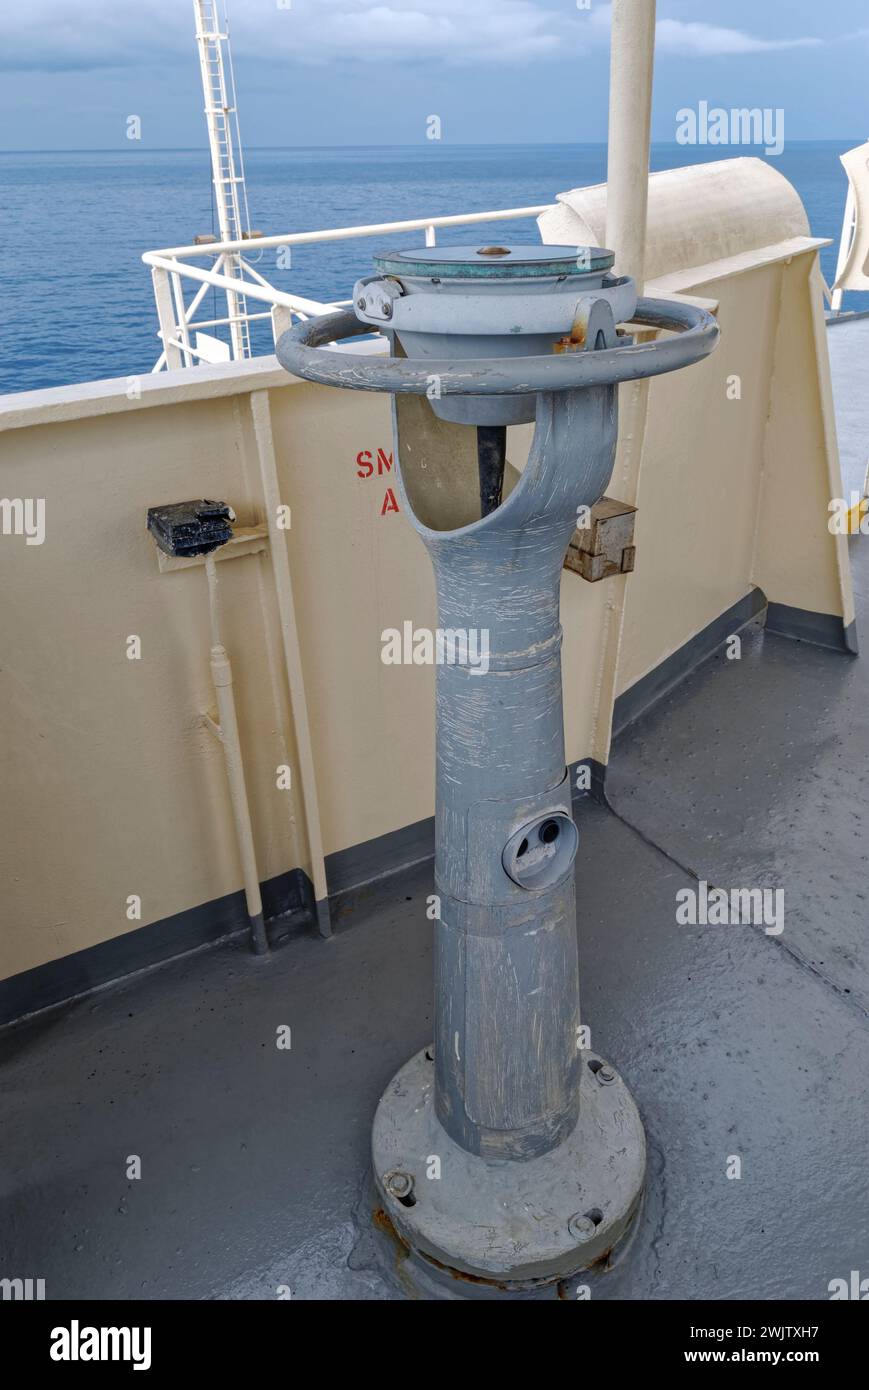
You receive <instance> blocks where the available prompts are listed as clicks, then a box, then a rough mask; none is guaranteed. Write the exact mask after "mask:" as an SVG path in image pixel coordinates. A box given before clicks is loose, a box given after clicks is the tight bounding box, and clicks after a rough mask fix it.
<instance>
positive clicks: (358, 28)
mask: <svg viewBox="0 0 869 1390" xmlns="http://www.w3.org/2000/svg"><path fill="white" fill-rule="evenodd" d="M222 12H223V0H220V13H221V14H222ZM610 18H611V11H610V6H609V5H608V4H604V3H601V2H600V0H595V3H594V4H593V6H592V9H591V10H590V11H583V10H577V9H576V8H575V7H574V6H573V5H572V4H570V3H569V0H563V3H561V4H559V5H557V6H555V5H553V4H552V3H550V4H544V3H541V0H290V3H289V4H286V5H284V4H279V3H278V0H229V20H230V27H231V31H232V46H233V52H234V53H235V54H236V55H237V56H239V57H241V56H251V57H253V58H256V59H258V60H259V61H260V62H262V63H266V62H279V63H281V64H284V65H286V66H291V65H292V66H295V65H298V64H310V63H315V64H327V63H335V64H338V63H340V64H343V65H346V64H347V63H352V64H353V65H354V68H355V69H356V71H357V73H361V74H362V75H363V76H364V75H366V74H367V73H369V72H370V75H371V80H372V83H374V84H377V85H378V86H379V87H381V88H387V87H388V83H389V76H390V74H389V65H390V64H391V63H396V62H402V63H420V64H422V63H430V64H440V65H447V66H459V65H462V66H464V65H472V66H477V67H479V66H481V65H485V64H489V65H493V64H501V65H514V66H522V65H525V66H527V65H529V64H531V63H532V62H534V61H535V60H538V59H542V60H545V59H549V58H554V57H558V56H561V57H574V56H576V55H577V54H579V53H581V52H583V51H585V50H586V49H588V48H589V47H592V46H595V47H597V46H603V45H604V44H605V43H606V42H607V41H608V37H609V28H610ZM193 32H194V29H193V7H192V4H190V0H138V3H133V0H123V3H119V0H75V4H74V6H73V7H71V6H70V3H69V0H28V3H27V4H26V5H22V4H10V3H8V0H7V3H5V4H0V68H5V69H6V70H15V69H18V70H21V69H25V70H26V69H30V70H34V71H37V70H42V71H54V70H64V69H69V70H75V69H85V70H86V69H97V68H108V67H117V68H134V67H139V66H146V65H148V64H149V63H153V62H155V61H156V62H162V63H178V62H184V63H193V62H194V47H193ZM820 42H821V40H820V39H812V38H794V39H763V38H756V37H755V36H754V35H752V34H747V33H744V32H743V31H742V30H739V29H727V28H722V27H719V26H717V25H713V24H706V23H699V22H698V23H689V22H685V21H682V20H677V19H662V20H660V21H659V23H658V46H659V50H660V52H661V53H676V54H685V55H691V56H710V55H721V54H748V53H763V52H770V51H773V50H776V49H786V48H805V47H809V46H815V45H817V44H819V43H820ZM195 73H196V69H195V67H194V68H193V69H192V74H195Z"/></svg>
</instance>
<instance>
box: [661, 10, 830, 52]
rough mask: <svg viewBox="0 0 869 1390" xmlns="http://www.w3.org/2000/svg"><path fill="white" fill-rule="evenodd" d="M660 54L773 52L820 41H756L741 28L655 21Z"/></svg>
mask: <svg viewBox="0 0 869 1390" xmlns="http://www.w3.org/2000/svg"><path fill="white" fill-rule="evenodd" d="M657 36H658V37H657V44H658V52H659V53H681V54H687V55H694V56H703V57H710V56H718V55H723V54H730V53H772V52H774V51H776V50H778V49H784V48H817V47H818V46H819V45H820V44H821V43H822V42H823V40H822V39H809V38H806V39H759V38H756V37H755V36H754V34H746V33H744V32H743V30H741V29H724V28H721V27H720V26H719V25H717V24H701V23H688V22H685V21H683V20H680V19H661V20H659V21H658V30H657Z"/></svg>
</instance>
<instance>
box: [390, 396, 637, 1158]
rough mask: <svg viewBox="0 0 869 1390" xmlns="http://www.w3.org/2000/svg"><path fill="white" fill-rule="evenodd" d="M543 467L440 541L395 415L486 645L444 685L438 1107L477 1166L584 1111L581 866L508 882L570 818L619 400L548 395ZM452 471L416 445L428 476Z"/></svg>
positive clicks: (541, 412)
mask: <svg viewBox="0 0 869 1390" xmlns="http://www.w3.org/2000/svg"><path fill="white" fill-rule="evenodd" d="M538 401H539V403H538V416H537V425H536V429H535V433H534V440H533V443H532V446H531V451H530V454H529V457H528V462H527V464H526V466H525V470H524V472H523V474H522V477H521V479H520V481H519V482H518V484H517V485H516V487H515V488H514V489H513V491H512V492H511V494H510V496H509V497H508V498H507V500H506V502H504V503H503V504H502V506H501V507H499V508H498V509H497V510H496V511H495V512H493V513H492V514H491V515H490V516H487V517H485V518H483V519H481V520H477V521H475V522H472V523H471V524H470V525H466V526H463V527H460V528H458V529H456V530H452V531H438V530H436V529H434V528H433V527H431V526H428V525H426V524H425V522H423V521H422V520H420V518H419V517H418V516H417V514H416V512H415V510H414V505H413V501H412V498H413V492H414V489H413V483H412V481H410V480H409V478H408V468H407V459H406V449H405V435H404V432H403V430H402V424H401V414H400V412H398V411H397V412H396V417H395V433H396V451H395V452H396V474H397V483H398V487H399V489H400V492H401V498H402V502H403V507H404V510H405V511H406V513H407V515H408V517H409V519H410V521H411V524H412V525H413V526H414V529H415V530H416V531H417V533H418V535H419V536H420V538H421V539H422V541H423V543H424V544H425V546H426V548H427V549H428V551H429V555H430V556H431V560H432V564H433V566H434V572H435V583H436V588H437V597H438V626H439V627H440V628H444V629H449V628H458V629H464V630H469V629H473V628H475V629H477V630H478V631H484V630H485V631H487V632H488V641H489V670H488V672H487V673H486V674H485V675H482V674H479V673H476V674H475V673H474V672H473V669H472V668H471V667H469V666H467V665H450V664H442V665H440V666H439V667H438V671H437V792H436V814H435V837H436V849H435V886H436V891H437V892H438V894H439V895H440V899H441V919H440V921H439V922H437V924H436V928H435V979H436V1017H435V1059H436V1060H435V1071H436V1081H435V1104H436V1110H437V1115H438V1118H439V1120H440V1122H441V1124H442V1125H443V1127H444V1129H445V1130H446V1131H447V1133H448V1134H449V1135H450V1136H451V1137H452V1138H453V1139H454V1140H455V1141H456V1143H458V1144H459V1145H461V1147H463V1148H464V1149H466V1150H467V1151H468V1152H470V1153H474V1154H480V1155H483V1156H486V1157H490V1158H514V1159H522V1160H527V1159H530V1158H534V1157H536V1156H538V1155H540V1154H542V1153H545V1152H547V1151H548V1150H549V1149H552V1148H554V1147H555V1146H556V1145H557V1144H559V1143H560V1142H561V1141H562V1140H563V1139H564V1138H566V1136H567V1135H568V1134H569V1133H570V1132H571V1130H572V1129H573V1128H574V1127H575V1125H576V1121H577V1116H578V1111H579V1083H578V1069H579V1054H578V1051H577V1043H576V1038H577V1029H578V1027H579V984H578V970H577V956H576V932H575V901H574V885H573V875H572V872H571V869H572V857H571V858H569V859H568V861H567V863H566V864H565V875H564V877H563V878H562V880H561V881H560V882H559V883H557V884H555V885H554V886H553V887H551V888H545V889H530V890H529V889H527V888H522V887H520V886H519V885H518V884H516V883H514V882H513V881H512V880H511V879H510V878H509V877H508V876H507V874H506V872H505V871H504V867H503V864H502V858H501V856H502V853H503V850H504V846H505V845H506V843H507V841H508V840H509V839H510V837H511V836H512V835H513V834H514V832H515V831H517V830H519V829H520V828H521V827H522V826H524V825H528V824H529V823H531V822H535V821H538V820H539V819H540V818H541V817H543V816H545V815H546V814H551V813H556V812H561V813H563V814H565V815H567V816H569V815H570V804H571V794H570V787H569V785H568V782H567V778H566V775H565V753H564V731H563V717H562V695H561V626H560V622H559V588H560V578H561V568H562V564H563V561H564V555H565V551H566V550H567V545H568V542H569V540H570V537H571V535H572V534H573V531H574V529H575V526H576V511H577V507H579V506H581V505H589V506H590V505H592V504H593V503H594V502H596V501H597V500H598V498H599V497H601V496H602V495H603V492H604V490H605V488H606V484H607V482H608V480H609V477H610V474H611V472H612V465H613V460H614V456H615V445H616V437H617V428H618V425H617V407H616V389H615V387H612V386H609V387H596V388H592V389H590V390H585V391H571V392H564V393H562V394H561V395H553V394H550V393H546V394H542V395H540V396H539V398H538ZM439 463H440V466H441V467H444V466H445V465H444V461H443V459H442V458H441V459H440V460H439V459H438V458H436V457H433V458H431V459H427V458H426V457H425V454H424V451H423V450H421V449H420V447H419V435H417V438H416V440H415V447H414V464H413V467H414V470H415V471H418V472H422V473H425V474H428V473H429V472H430V471H431V470H432V469H435V468H437V467H438V465H439Z"/></svg>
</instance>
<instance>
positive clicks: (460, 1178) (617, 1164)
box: [372, 1049, 646, 1292]
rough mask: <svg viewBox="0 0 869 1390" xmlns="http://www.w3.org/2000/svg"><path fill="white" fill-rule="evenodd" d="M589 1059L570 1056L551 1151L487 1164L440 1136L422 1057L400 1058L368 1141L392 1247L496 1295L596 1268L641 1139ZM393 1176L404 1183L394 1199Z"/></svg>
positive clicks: (623, 1219) (634, 1185) (622, 1224)
mask: <svg viewBox="0 0 869 1390" xmlns="http://www.w3.org/2000/svg"><path fill="white" fill-rule="evenodd" d="M428 1051H429V1054H430V1049H428ZM599 1061H600V1059H599V1058H597V1057H595V1056H594V1054H592V1053H588V1052H584V1053H582V1062H583V1066H582V1071H581V1077H580V1096H581V1099H580V1107H579V1121H578V1123H577V1125H576V1128H575V1129H574V1130H573V1132H572V1134H570V1135H569V1136H568V1138H567V1139H566V1140H565V1141H564V1142H563V1143H561V1144H559V1145H558V1146H557V1148H554V1149H550V1151H549V1152H548V1153H546V1154H543V1155H541V1157H539V1158H534V1159H530V1160H528V1161H527V1162H525V1163H513V1162H501V1163H492V1162H490V1161H487V1160H486V1159H483V1158H480V1157H478V1156H477V1155H476V1154H470V1153H468V1152H467V1151H466V1150H465V1149H463V1148H460V1147H459V1145H458V1144H456V1143H454V1141H453V1140H452V1139H450V1137H449V1136H448V1135H447V1133H446V1131H445V1130H444V1129H443V1128H442V1127H441V1125H440V1123H439V1121H438V1119H437V1117H436V1115H435V1113H434V1067H433V1065H432V1062H431V1060H430V1055H429V1056H428V1057H427V1056H426V1050H423V1051H422V1052H419V1053H417V1055H416V1056H415V1057H412V1058H411V1060H410V1061H409V1062H408V1063H406V1065H405V1066H403V1067H402V1068H401V1070H400V1071H399V1072H398V1074H397V1075H396V1076H395V1077H394V1078H393V1080H392V1082H391V1083H390V1085H389V1086H388V1087H387V1089H386V1091H385V1093H384V1095H383V1097H382V1099H381V1101H380V1105H379V1106H378V1109H377V1114H376V1116H375V1119H374V1132H373V1135H372V1156H373V1164H374V1177H375V1182H376V1185H377V1190H378V1194H379V1197H380V1200H381V1202H382V1204H383V1208H384V1210H385V1211H386V1213H387V1215H388V1217H389V1219H390V1221H391V1223H392V1225H393V1227H394V1228H395V1231H396V1234H397V1235H398V1237H399V1239H400V1240H401V1241H403V1242H404V1243H405V1244H406V1245H407V1246H408V1247H409V1248H410V1249H411V1250H413V1251H414V1252H416V1254H417V1255H418V1256H419V1257H420V1259H421V1260H422V1261H423V1262H424V1263H428V1264H429V1265H430V1266H431V1267H432V1269H433V1270H434V1271H439V1272H442V1273H446V1274H448V1275H451V1276H452V1277H453V1279H454V1280H456V1281H458V1282H459V1283H461V1282H462V1281H483V1282H484V1283H490V1284H491V1285H492V1288H493V1290H497V1291H501V1292H521V1291H523V1290H527V1289H529V1288H532V1287H534V1286H538V1287H539V1286H541V1285H545V1284H549V1283H556V1282H560V1281H562V1280H565V1279H569V1278H571V1276H572V1275H574V1274H577V1273H579V1272H580V1271H581V1270H583V1269H588V1268H589V1266H591V1265H593V1264H596V1263H597V1262H598V1261H599V1260H602V1259H603V1258H604V1257H605V1256H606V1255H607V1254H608V1253H609V1252H610V1251H611V1250H612V1249H613V1248H614V1246H616V1245H617V1244H618V1243H619V1242H620V1241H621V1240H622V1239H623V1238H624V1236H625V1235H626V1233H627V1231H628V1228H629V1227H630V1225H631V1222H632V1220H633V1218H634V1216H635V1214H636V1212H637V1211H638V1209H639V1204H640V1198H641V1196H642V1191H643V1183H644V1178H645V1169H646V1143H645V1136H644V1134H643V1125H642V1121H641V1119H640V1116H639V1112H638V1110H637V1107H636V1105H635V1104H634V1101H633V1099H632V1098H631V1095H630V1092H629V1091H628V1089H627V1087H626V1086H625V1084H624V1082H623V1081H622V1080H621V1078H619V1077H618V1076H616V1075H615V1074H614V1075H613V1081H612V1082H611V1083H609V1084H607V1085H605V1086H602V1085H601V1084H600V1082H599V1081H598V1079H597V1077H596V1075H595V1071H594V1070H593V1068H592V1066H590V1065H589V1063H592V1064H594V1063H597V1062H599ZM610 1070H611V1069H610ZM433 1158H438V1159H439V1160H440V1164H439V1169H438V1167H436V1165H434V1164H433V1163H432V1159H433ZM437 1171H439V1172H440V1176H439V1177H435V1176H430V1174H432V1173H433V1172H437ZM399 1175H400V1176H401V1177H402V1178H403V1179H410V1180H411V1184H410V1188H409V1189H408V1188H407V1187H406V1186H405V1185H404V1184H402V1185H401V1191H402V1195H396V1190H395V1182H394V1179H395V1178H396V1177H398V1176H399ZM408 1190H409V1191H410V1192H411V1193H412V1196H413V1199H414V1200H412V1201H411V1202H408V1199H407V1195H406V1194H407V1191H408Z"/></svg>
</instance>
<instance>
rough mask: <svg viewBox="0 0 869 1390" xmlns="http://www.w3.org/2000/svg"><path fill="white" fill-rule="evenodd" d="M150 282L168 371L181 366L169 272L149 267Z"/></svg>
mask: <svg viewBox="0 0 869 1390" xmlns="http://www.w3.org/2000/svg"><path fill="white" fill-rule="evenodd" d="M151 280H152V282H153V285H154V300H155V302H156V305H157V319H158V321H159V324H160V337H161V338H162V340H163V351H164V353H165V355H166V366H167V368H168V369H169V371H170V372H171V371H174V370H175V368H177V367H181V366H183V363H182V360H181V350H180V348H179V347H178V343H177V341H176V340H177V337H178V324H177V323H176V322H175V306H174V304H173V302H172V286H171V285H170V283H169V272H168V271H167V270H160V269H158V268H157V266H152V267H151Z"/></svg>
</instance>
